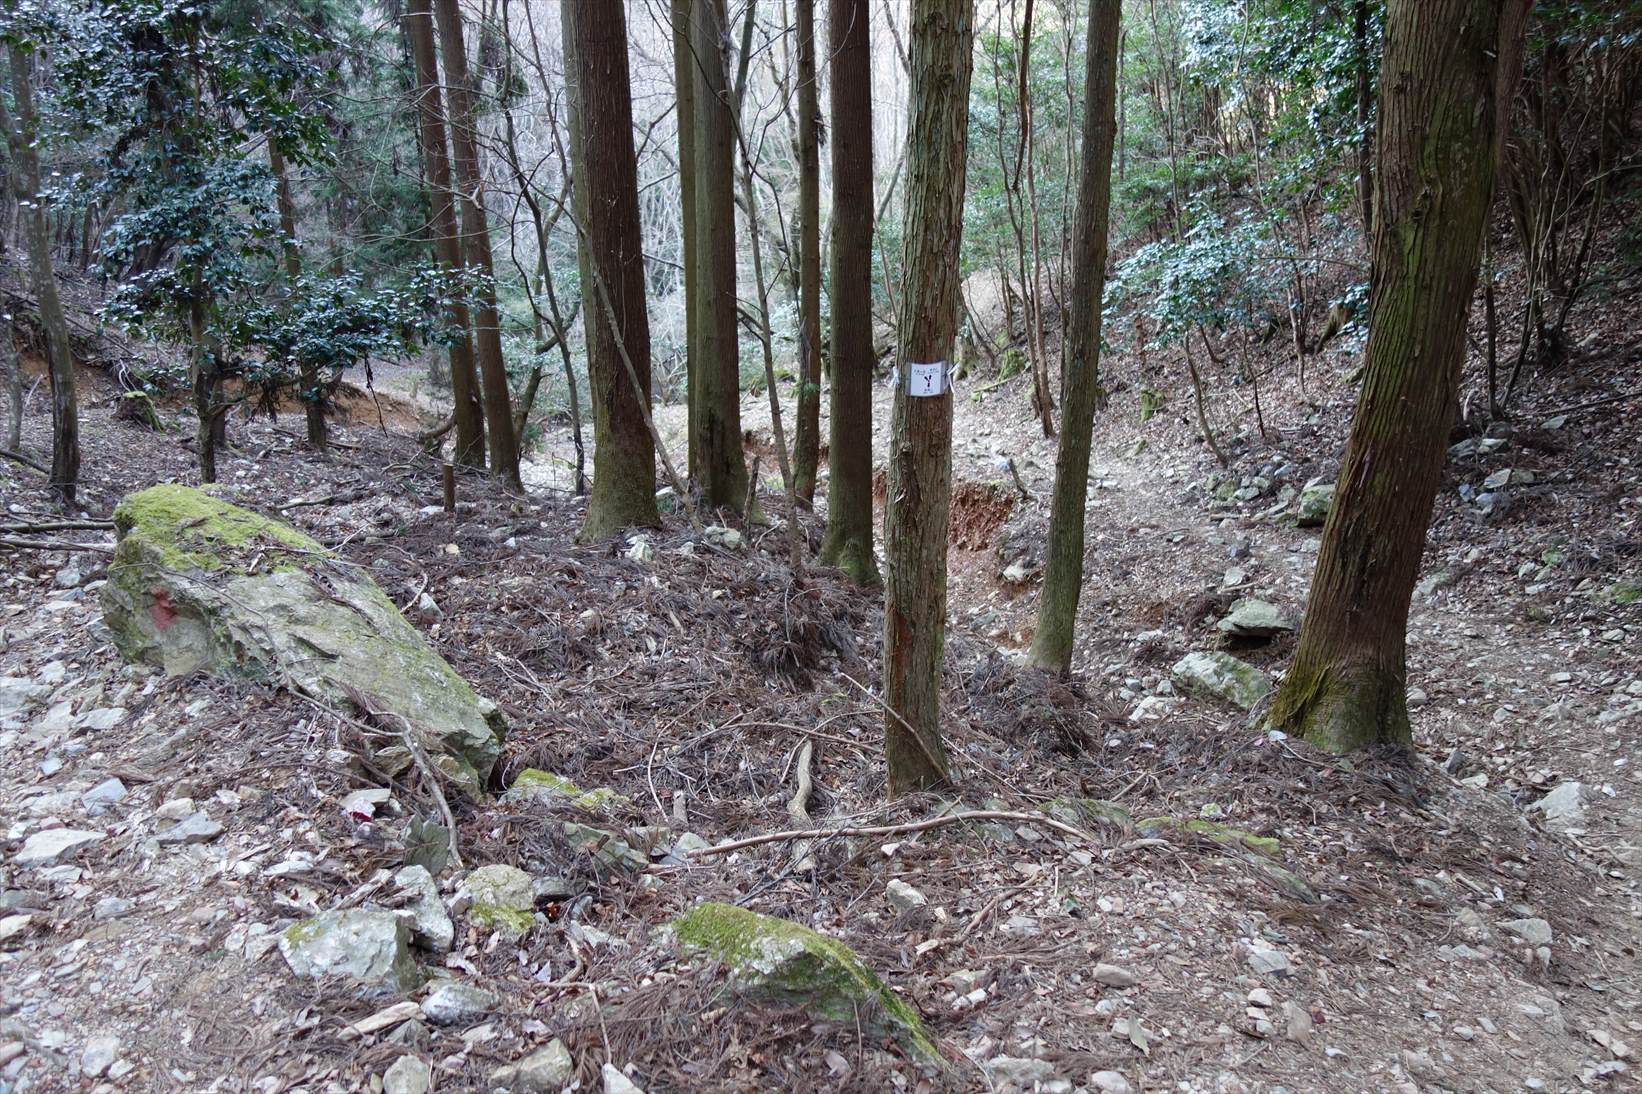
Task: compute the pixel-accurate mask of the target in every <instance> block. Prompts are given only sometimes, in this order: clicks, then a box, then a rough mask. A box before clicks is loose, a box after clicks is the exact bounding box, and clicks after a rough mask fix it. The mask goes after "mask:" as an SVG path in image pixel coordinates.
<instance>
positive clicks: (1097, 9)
mask: <svg viewBox="0 0 1642 1094" xmlns="http://www.w3.org/2000/svg"><path fill="white" fill-rule="evenodd" d="M1122 12H1123V4H1122V0H1093V5H1092V7H1091V9H1090V12H1089V31H1088V49H1087V51H1086V56H1087V61H1086V64H1087V66H1088V69H1087V71H1086V73H1085V75H1084V91H1083V95H1084V112H1083V163H1082V166H1081V168H1080V172H1081V174H1080V181H1079V183H1078V211H1077V227H1076V229H1075V231H1074V235H1073V239H1072V247H1073V249H1074V250H1073V258H1072V298H1071V308H1070V314H1069V315H1068V316H1067V322H1066V371H1065V376H1064V377H1063V382H1064V385H1065V387H1064V390H1063V391H1062V393H1061V397H1062V398H1063V399H1064V401H1065V405H1064V406H1063V407H1062V409H1061V434H1060V448H1059V450H1058V451H1057V453H1056V455H1055V497H1054V501H1053V503H1052V507H1051V509H1050V514H1049V561H1048V566H1047V567H1046V568H1045V570H1044V577H1043V591H1042V592H1041V593H1040V594H1039V597H1038V631H1037V634H1036V635H1034V636H1033V638H1032V654H1031V656H1032V662H1033V664H1035V665H1038V666H1039V667H1041V668H1046V669H1054V670H1056V671H1058V672H1065V671H1067V669H1068V668H1070V667H1071V663H1072V639H1073V635H1074V633H1075V629H1076V620H1077V613H1078V597H1079V594H1080V593H1081V592H1082V591H1083V522H1084V518H1085V514H1086V513H1087V511H1088V500H1087V491H1088V486H1089V443H1090V436H1091V434H1092V433H1093V431H1094V419H1095V409H1096V407H1098V406H1099V404H1100V402H1101V386H1100V319H1101V300H1102V297H1103V296H1104V295H1105V291H1106V235H1107V213H1108V211H1109V209H1110V204H1111V196H1112V143H1113V138H1114V136H1115V134H1116V129H1117V127H1116V125H1115V124H1114V119H1113V114H1114V113H1115V111H1116V105H1117V104H1116V100H1117V49H1118V25H1119V23H1120V22H1121V20H1122Z"/></svg>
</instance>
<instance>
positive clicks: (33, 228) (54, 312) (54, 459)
mask: <svg viewBox="0 0 1642 1094" xmlns="http://www.w3.org/2000/svg"><path fill="white" fill-rule="evenodd" d="M8 51H9V53H10V60H11V91H12V99H13V102H14V103H15V105H16V109H17V117H16V119H15V120H13V119H12V117H11V116H10V112H9V111H6V110H5V108H4V106H3V105H0V125H3V126H4V127H5V130H6V140H7V143H8V145H9V146H10V149H11V162H12V185H13V186H14V187H16V196H17V206H18V219H19V220H20V221H21V222H22V229H23V235H25V236H26V237H27V238H28V252H29V274H30V279H31V280H32V281H33V282H34V295H35V297H36V298H38V300H39V302H40V325H41V327H43V328H44V331H45V336H46V365H47V369H48V374H49V376H50V378H51V491H52V493H53V494H55V495H56V496H57V499H58V500H59V501H60V502H61V503H62V504H63V505H65V506H72V505H73V504H74V495H75V491H76V490H77V489H78V487H79V482H80V407H79V403H78V401H77V399H76V397H75V392H74V358H73V356H72V354H71V352H70V349H69V343H68V321H67V320H66V319H65V318H64V317H63V305H62V302H61V301H60V300H59V299H58V298H57V274H56V272H55V271H53V270H52V268H51V226H50V224H48V223H47V221H46V209H45V203H44V199H43V198H42V196H41V184H40V152H39V143H38V135H37V134H38V126H39V119H38V118H37V117H36V115H35V111H34V83H33V76H34V74H33V63H32V58H31V57H30V55H29V52H28V51H27V50H26V49H25V48H24V47H23V46H21V45H18V44H16V43H13V44H12V45H11V46H10V47H9V50H8ZM14 356H15V351H14ZM13 367H14V368H15V365H14V366H13Z"/></svg>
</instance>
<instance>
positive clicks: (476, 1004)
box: [422, 980, 501, 1026]
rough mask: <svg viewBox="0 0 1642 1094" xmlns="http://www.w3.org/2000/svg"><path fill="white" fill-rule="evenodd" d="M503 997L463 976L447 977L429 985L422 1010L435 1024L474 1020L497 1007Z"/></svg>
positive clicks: (469, 1022) (448, 1024) (471, 1021)
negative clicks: (453, 978)
mask: <svg viewBox="0 0 1642 1094" xmlns="http://www.w3.org/2000/svg"><path fill="white" fill-rule="evenodd" d="M500 1002H501V997H500V996H498V995H497V994H496V993H495V992H493V991H487V990H486V989H484V988H481V987H478V986H477V985H474V984H464V983H462V982H461V981H460V980H446V981H444V982H443V983H440V984H436V985H435V986H434V987H432V988H431V989H429V991H428V994H427V997H426V998H424V999H423V1000H422V1013H423V1014H424V1015H426V1016H427V1019H428V1021H430V1022H432V1023H433V1024H434V1025H436V1026H456V1025H463V1024H472V1023H474V1022H477V1021H478V1020H479V1019H481V1018H483V1017H484V1016H485V1015H487V1014H489V1013H490V1012H491V1011H493V1010H495V1009H496V1007H497V1004H499V1003H500Z"/></svg>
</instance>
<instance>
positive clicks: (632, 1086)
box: [599, 1063, 644, 1094]
mask: <svg viewBox="0 0 1642 1094" xmlns="http://www.w3.org/2000/svg"><path fill="white" fill-rule="evenodd" d="M599 1078H600V1079H601V1080H603V1082H604V1094H644V1090H643V1088H642V1087H640V1086H639V1084H637V1083H635V1082H634V1081H633V1080H632V1079H629V1078H628V1077H627V1076H626V1075H625V1074H624V1073H623V1072H622V1070H621V1069H620V1068H619V1067H617V1066H616V1065H615V1064H612V1063H606V1064H605V1065H604V1066H603V1067H602V1068H600V1069H599Z"/></svg>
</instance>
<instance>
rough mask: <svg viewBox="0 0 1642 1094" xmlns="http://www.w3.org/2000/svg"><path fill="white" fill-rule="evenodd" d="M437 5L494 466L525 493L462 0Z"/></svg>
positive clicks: (500, 475)
mask: <svg viewBox="0 0 1642 1094" xmlns="http://www.w3.org/2000/svg"><path fill="white" fill-rule="evenodd" d="M433 10H434V15H435V17H436V20H437V22H438V25H439V49H440V52H441V54H442V55H443V61H444V66H445V94H446V96H447V101H448V103H449V104H450V146H451V167H452V171H453V174H454V175H455V177H456V186H457V199H458V200H457V204H458V205H459V207H460V208H461V210H462V251H463V255H464V257H465V258H466V263H467V269H468V270H469V271H470V272H471V273H472V274H473V275H474V276H475V277H476V279H477V284H474V285H472V286H470V287H471V289H472V292H473V298H474V301H475V307H474V309H473V340H474V345H475V348H476V349H477V350H478V356H479V377H480V380H481V383H482V387H483V389H484V404H485V424H486V427H487V428H486V430H485V432H486V435H487V437H488V438H489V441H490V471H491V474H493V475H495V476H496V477H498V478H500V479H501V480H502V482H503V483H505V484H506V485H507V486H508V487H509V488H510V489H513V490H516V491H519V492H520V493H523V492H524V483H523V482H522V481H521V480H520V478H519V439H518V437H516V436H514V433H513V409H512V398H511V396H510V395H509V394H508V386H507V364H506V362H505V361H504V360H503V357H502V327H501V316H500V314H499V312H498V311H497V308H496V283H495V281H494V278H493V266H492V263H491V257H490V228H489V226H488V224H487V223H486V219H485V203H484V178H483V176H482V175H481V173H480V171H479V142H478V128H477V125H478V122H477V119H476V117H475V107H474V101H473V100H474V93H473V85H472V83H471V82H470V81H469V78H468V64H467V52H466V47H465V46H464V44H463V41H462V12H461V9H460V8H459V7H458V6H457V0H433Z"/></svg>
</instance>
